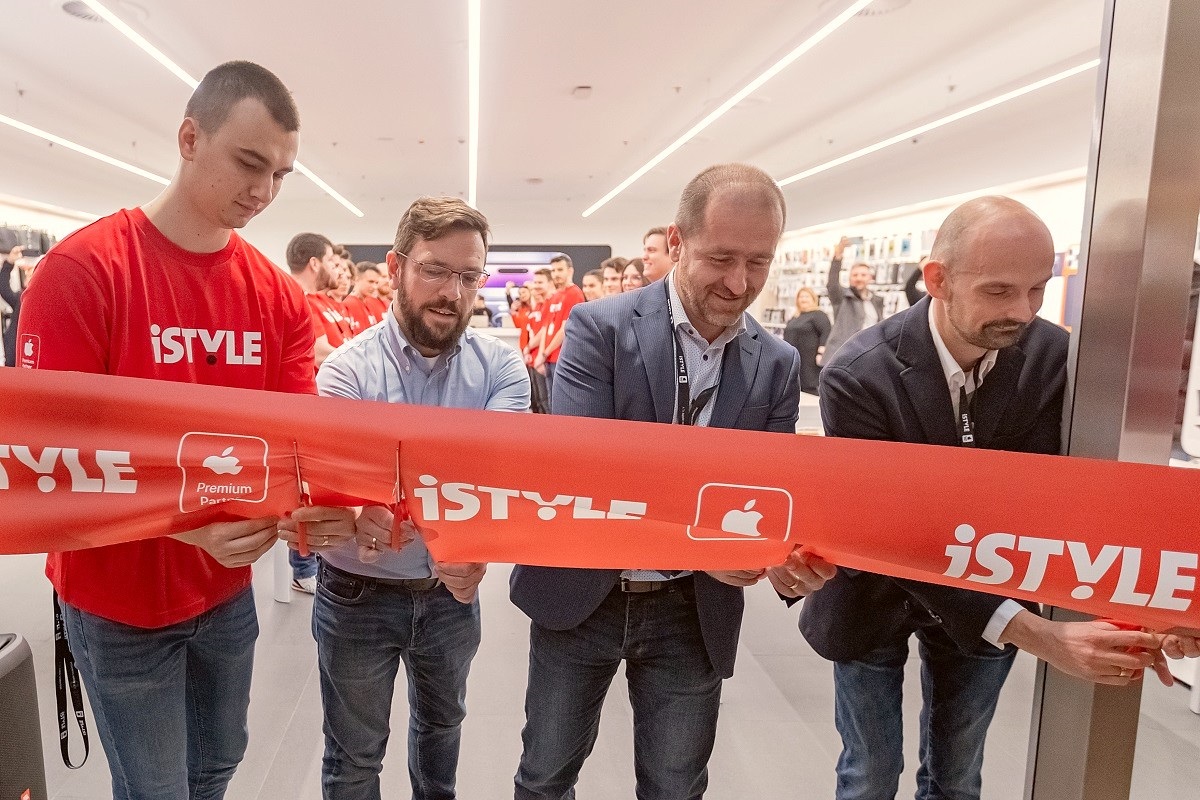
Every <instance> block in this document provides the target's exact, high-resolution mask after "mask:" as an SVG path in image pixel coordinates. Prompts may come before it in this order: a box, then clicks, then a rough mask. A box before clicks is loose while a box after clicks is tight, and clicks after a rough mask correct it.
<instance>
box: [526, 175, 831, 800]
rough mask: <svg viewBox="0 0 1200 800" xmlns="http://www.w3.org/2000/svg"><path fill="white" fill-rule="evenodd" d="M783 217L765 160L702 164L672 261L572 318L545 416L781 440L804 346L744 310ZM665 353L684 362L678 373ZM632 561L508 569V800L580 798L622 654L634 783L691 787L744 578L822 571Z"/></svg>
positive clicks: (645, 789)
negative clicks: (517, 683)
mask: <svg viewBox="0 0 1200 800" xmlns="http://www.w3.org/2000/svg"><path fill="white" fill-rule="evenodd" d="M784 220H785V209H784V200H783V194H782V193H781V192H780V191H779V187H778V186H777V185H776V183H775V181H774V180H772V179H771V177H770V176H769V175H767V174H766V173H765V172H763V171H762V170H760V169H757V168H755V167H751V166H749V165H745V164H723V165H719V166H715V167H711V168H709V169H707V170H705V171H703V172H701V173H700V174H699V175H697V176H696V177H695V178H694V179H693V180H692V181H691V182H690V183H689V184H688V185H687V187H686V188H685V189H684V191H683V193H682V196H681V198H680V202H679V211H678V213H677V215H676V221H675V224H674V225H672V226H671V229H670V234H669V240H670V246H671V257H672V258H673V259H675V260H677V261H678V266H677V267H676V268H675V270H674V271H673V272H672V273H670V276H669V277H668V278H667V279H666V280H663V281H660V282H658V283H655V284H653V285H651V286H648V287H646V288H645V289H644V290H642V291H640V292H632V293H629V294H622V295H621V296H620V297H614V298H610V299H608V300H605V301H604V302H603V303H584V304H582V305H578V306H576V307H575V310H574V311H573V312H572V313H571V321H570V324H569V325H568V326H567V343H566V345H565V346H564V347H563V357H562V360H561V362H560V367H559V373H558V379H557V380H556V382H555V388H554V394H553V400H552V405H553V410H554V413H556V414H569V415H572V416H580V417H596V418H601V419H625V420H633V421H639V422H649V423H661V424H672V423H674V424H681V425H700V426H707V427H714V428H736V429H740V430H755V431H770V432H775V433H780V434H784V435H789V436H791V435H794V434H795V427H796V418H797V414H798V408H797V404H798V398H799V396H800V384H799V378H798V377H797V375H798V368H799V358H798V357H797V356H796V352H795V351H794V350H792V348H790V347H788V346H787V345H786V344H784V343H783V342H782V341H780V340H779V339H778V338H776V337H774V336H772V335H771V334H769V333H767V332H766V330H764V329H763V328H762V326H760V325H759V324H758V323H757V322H756V321H755V320H754V319H753V318H752V317H751V316H750V315H748V314H747V313H746V309H747V308H748V307H749V306H750V305H751V303H753V302H754V299H755V298H756V297H757V296H758V295H759V293H760V292H761V291H762V288H763V284H764V283H765V282H766V279H767V274H768V271H769V270H770V266H771V262H772V260H773V259H774V256H775V249H776V247H777V246H778V244H779V238H780V236H781V235H782V233H783V226H784ZM717 254H720V255H721V256H722V260H720V261H718V260H716V259H714V256H715V255H717ZM635 334H636V335H635ZM674 354H678V356H679V359H680V361H679V365H678V366H679V369H680V371H681V372H683V373H686V375H677V373H676V366H677V365H676V359H675V355H674ZM677 377H680V378H683V377H686V380H682V379H681V380H679V381H677V380H676V378H677ZM688 387H691V389H690V391H689V390H688ZM677 393H678V396H675V395H676V394H677ZM685 409H686V411H685ZM628 566H629V567H631V569H627V570H624V571H622V570H619V569H611V570H600V569H562V568H553V567H534V566H524V565H518V566H516V567H514V569H513V572H512V577H511V580H510V582H509V587H510V597H511V598H512V600H513V602H514V603H515V604H516V605H517V607H518V608H520V609H521V610H522V611H524V612H525V613H526V614H528V615H529V617H530V619H531V621H532V622H531V625H530V634H529V676H528V684H527V688H526V694H525V728H524V730H523V731H522V732H521V741H522V744H523V750H522V753H521V760H520V765H519V767H518V769H517V774H516V777H515V779H514V782H515V797H516V798H517V800H535V799H536V800H550V799H551V798H553V800H560V799H562V798H572V797H574V796H575V791H574V786H575V783H576V780H577V779H578V776H579V771H580V769H581V767H582V766H583V763H584V761H585V760H586V759H587V757H588V755H589V754H590V752H591V750H592V745H593V744H594V743H595V741H596V736H597V732H598V730H599V726H600V715H601V709H602V708H603V707H604V705H605V703H604V698H605V694H606V693H607V692H608V690H609V687H610V685H611V684H612V681H613V678H614V676H615V675H616V674H617V671H618V670H619V669H620V668H621V666H622V662H623V663H624V666H625V678H626V680H627V682H628V684H629V700H630V704H631V707H632V712H633V738H634V745H633V747H634V772H635V775H636V778H637V786H636V790H635V794H636V796H637V797H638V798H640V800H685V799H687V798H700V797H702V796H703V795H704V792H705V789H706V787H707V783H708V760H709V756H710V755H711V753H712V748H713V743H714V741H715V739H716V733H717V715H718V711H719V708H720V704H721V686H722V682H723V680H724V679H725V678H728V677H730V675H732V673H733V665H734V655H735V652H736V650H737V640H738V630H739V628H740V625H741V618H742V609H743V606H744V597H743V591H742V589H743V587H745V586H749V585H752V584H754V583H756V582H758V581H759V580H760V579H762V578H767V579H768V580H769V581H770V583H771V585H772V588H774V589H775V590H776V591H778V592H779V593H781V594H783V595H785V596H787V597H790V598H796V597H800V596H803V595H804V594H806V593H808V592H810V591H813V590H815V589H817V588H818V587H820V586H821V585H822V584H823V583H824V582H825V580H826V579H827V578H828V576H829V575H830V574H832V571H833V569H834V568H833V567H832V566H831V565H829V564H827V563H826V562H824V561H822V560H820V559H817V558H809V557H807V556H803V555H801V554H800V551H799V548H798V547H797V549H796V550H795V551H793V553H792V554H791V556H789V557H788V559H787V560H786V562H785V563H784V564H781V565H779V566H775V567H771V568H770V569H766V570H739V571H733V572H722V571H713V572H695V573H693V572H678V571H672V572H669V573H663V572H658V571H653V570H644V569H636V567H637V566H638V565H636V564H630V565H628Z"/></svg>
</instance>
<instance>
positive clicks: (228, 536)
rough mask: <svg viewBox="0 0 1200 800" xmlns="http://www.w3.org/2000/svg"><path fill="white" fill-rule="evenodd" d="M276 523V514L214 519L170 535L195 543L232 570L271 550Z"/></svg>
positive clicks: (277, 520)
mask: <svg viewBox="0 0 1200 800" xmlns="http://www.w3.org/2000/svg"><path fill="white" fill-rule="evenodd" d="M278 524H279V517H259V518H258V519H243V520H238V521H237V522H213V523H211V524H208V525H205V526H204V527H203V528H196V529H195V530H192V531H185V532H184V533H177V534H175V535H174V536H172V537H171V538H172V539H175V540H177V541H180V542H184V543H185V544H191V545H195V546H196V547H199V548H200V549H201V550H203V551H204V552H206V553H208V554H209V555H210V556H212V557H213V558H215V559H216V560H217V563H218V564H220V565H221V566H222V567H228V568H230V569H233V568H234V567H244V566H246V565H248V564H253V563H254V562H255V561H258V559H259V558H260V557H261V556H262V554H263V553H265V552H267V551H268V550H270V549H271V547H272V546H273V545H274V544H275V540H276V539H277V538H278V534H277V533H276V526H277V525H278Z"/></svg>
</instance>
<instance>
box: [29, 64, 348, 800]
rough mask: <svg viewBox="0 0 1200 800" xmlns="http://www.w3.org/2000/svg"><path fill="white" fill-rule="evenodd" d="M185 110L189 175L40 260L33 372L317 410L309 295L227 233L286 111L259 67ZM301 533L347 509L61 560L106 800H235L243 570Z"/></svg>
mask: <svg viewBox="0 0 1200 800" xmlns="http://www.w3.org/2000/svg"><path fill="white" fill-rule="evenodd" d="M185 113H186V118H185V119H184V120H183V123H182V124H181V125H180V127H179V133H178V147H179V154H180V162H179V167H178V169H177V170H176V172H175V175H174V177H173V178H172V180H171V183H170V184H169V185H168V186H167V188H166V189H165V190H164V191H163V193H162V194H160V195H159V196H158V197H157V198H155V199H154V200H152V201H151V202H149V203H147V204H146V205H144V206H142V207H141V208H133V209H126V210H122V211H118V212H116V213H115V214H112V215H111V216H108V217H104V218H103V219H100V220H98V221H97V222H94V223H92V224H91V225H89V226H87V227H85V228H83V229H81V230H79V231H78V232H76V233H74V234H72V235H71V236H70V237H68V238H66V239H64V240H63V241H62V242H60V243H59V244H58V245H57V246H55V247H54V248H53V250H52V251H51V252H50V253H48V254H47V255H46V257H45V258H44V259H43V260H42V262H41V264H40V266H39V267H38V270H37V272H36V273H35V275H34V278H33V280H32V281H31V283H30V285H29V288H28V289H27V291H26V294H25V297H24V304H23V308H22V314H21V325H20V330H19V338H20V340H21V342H22V344H23V345H27V346H26V347H25V350H26V352H28V353H30V355H29V356H28V357H27V358H26V359H25V360H24V362H23V366H25V367H28V368H31V369H53V370H73V371H78V372H93V373H100V374H110V375H124V376H132V377H139V378H153V379H157V380H168V381H178V382H183V383H200V384H209V385H221V386H233V387H240V388H246V389H261V390H268V391H278V392H296V393H305V394H308V393H314V392H315V383H314V369H313V353H312V351H313V330H312V323H311V321H310V318H309V314H308V310H307V308H305V304H304V297H303V295H302V294H301V292H300V291H299V289H298V288H297V287H296V286H295V284H294V283H292V281H290V280H288V278H287V276H286V275H284V274H283V273H282V272H280V271H279V270H278V269H276V268H275V266H274V265H273V264H271V262H270V261H268V260H267V258H266V257H265V256H263V255H262V253H260V252H259V251H257V250H256V249H254V248H253V247H251V246H250V245H249V244H247V243H246V242H245V240H243V239H242V238H241V237H240V236H238V234H237V233H236V232H235V230H234V229H237V228H241V227H243V226H244V225H246V223H248V222H249V221H250V220H251V219H253V218H254V217H255V216H256V215H257V214H258V213H259V212H260V211H262V210H263V209H264V208H266V206H267V205H268V204H269V203H270V202H271V200H272V199H274V197H275V195H276V193H277V192H278V191H279V187H280V183H281V182H282V180H283V178H284V176H286V175H287V174H288V173H290V172H291V171H292V165H293V161H294V159H295V157H296V149H297V146H298V141H299V135H298V133H297V131H298V129H299V118H298V116H297V112H296V107H295V104H294V103H293V101H292V97H291V94H290V93H289V92H288V90H287V89H286V88H285V87H284V86H283V84H282V83H281V82H280V81H279V79H278V78H276V77H275V76H274V75H273V74H271V73H270V72H269V71H267V70H266V69H264V68H262V67H260V66H258V65H256V64H251V63H249V62H245V61H235V62H229V63H227V64H223V65H221V66H219V67H216V68H215V69H213V70H212V71H211V72H209V73H208V74H207V75H206V76H205V77H204V80H203V81H201V82H200V84H199V86H198V87H197V88H196V90H195V93H194V94H193V95H192V97H191V99H190V100H189V102H188V105H187V109H186V112H185ZM147 391H153V389H152V388H147ZM268 402H269V401H268ZM197 423H198V424H201V423H202V424H203V425H204V426H205V427H204V428H203V430H206V431H212V430H219V429H220V428H219V426H216V425H213V423H211V422H206V421H200V420H198V421H197ZM210 425H212V427H209V426H210ZM209 435H210V436H214V437H215V440H214V442H213V444H212V447H213V450H214V453H220V452H222V451H223V450H224V448H225V447H230V446H232V453H233V455H234V456H235V457H236V455H237V453H238V446H239V445H238V442H239V441H241V440H243V439H244V438H245V437H233V436H227V437H223V438H224V439H225V441H224V442H222V441H219V440H220V439H221V438H222V437H221V435H220V434H209ZM197 468H200V467H199V466H198V467H197ZM298 522H303V523H306V525H307V533H308V535H309V536H312V537H314V541H315V542H318V543H319V542H324V543H327V544H328V546H329V547H336V546H338V545H340V544H341V543H342V542H344V541H346V539H347V538H348V537H350V536H351V535H353V532H354V514H353V512H352V511H350V510H349V509H332V508H319V507H317V508H300V509H296V510H295V511H293V512H292V513H291V514H290V515H289V518H288V519H284V520H280V519H278V518H277V517H274V516H268V517H261V518H257V519H247V520H239V521H234V522H215V523H212V524H210V525H206V526H204V527H201V528H198V529H196V530H191V531H187V532H184V533H179V534H176V535H174V536H170V537H162V538H158V539H150V540H145V541H138V542H130V543H126V544H118V545H111V546H107V547H98V548H94V549H89V550H77V551H73V552H65V553H51V554H50V556H49V558H48V560H47V565H46V574H47V575H48V576H49V578H50V580H51V582H52V583H53V584H54V588H55V590H56V592H57V595H58V598H60V599H61V601H62V602H61V609H62V616H63V618H64V622H65V628H66V631H67V635H68V640H69V642H70V645H71V648H72V650H73V652H74V658H75V663H76V665H77V666H78V669H79V672H80V674H81V675H82V677H83V683H84V685H85V686H86V688H87V691H88V694H89V695H90V697H91V705H92V709H93V711H94V712H95V715H96V729H97V730H98V732H99V736H100V740H101V743H102V744H103V746H104V750H105V755H106V756H107V758H108V763H109V767H110V770H111V773H112V779H113V797H114V798H120V799H121V800H142V799H143V798H154V799H155V800H164V799H165V798H172V800H174V799H175V798H180V799H182V798H220V797H223V796H224V794H225V789H226V787H227V786H228V783H229V780H230V778H231V777H232V776H233V773H234V770H235V769H236V768H237V765H238V763H239V762H240V761H241V759H242V756H243V754H244V753H245V749H246V744H247V732H246V710H247V707H248V704H249V700H250V672H251V666H252V663H253V657H254V642H255V639H256V638H257V635H258V620H257V617H256V614H255V609H254V598H253V595H252V593H251V589H250V564H252V563H253V562H254V561H256V560H257V559H258V558H259V556H261V555H263V554H264V553H266V552H267V551H268V550H269V549H271V547H272V545H273V544H274V543H275V541H276V539H277V538H278V537H279V536H280V535H283V536H285V537H286V538H295V533H294V530H295V528H296V523H298ZM79 525H80V526H81V527H83V526H86V525H87V520H86V519H81V520H80V521H79ZM281 532H282V534H281ZM314 549H319V548H314ZM61 713H65V710H64V711H63V712H61Z"/></svg>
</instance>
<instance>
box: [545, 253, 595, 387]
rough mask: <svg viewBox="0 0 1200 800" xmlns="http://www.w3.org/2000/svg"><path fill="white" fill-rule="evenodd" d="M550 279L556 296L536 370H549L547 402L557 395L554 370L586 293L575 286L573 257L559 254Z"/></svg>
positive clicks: (553, 264) (551, 269)
mask: <svg viewBox="0 0 1200 800" xmlns="http://www.w3.org/2000/svg"><path fill="white" fill-rule="evenodd" d="M550 275H551V277H552V278H553V280H554V289H555V292H554V294H553V295H552V296H551V297H550V300H549V302H548V303H547V307H546V311H547V316H546V319H545V322H544V324H545V327H544V328H542V332H541V334H539V338H538V342H537V344H538V354H537V357H536V358H535V359H534V360H533V368H534V369H535V370H538V371H539V372H541V371H542V370H543V367H544V369H545V373H544V374H545V376H546V397H547V398H551V397H553V395H554V368H555V367H556V366H558V357H559V355H560V352H561V350H562V343H563V336H564V335H565V334H566V327H567V317H568V316H570V314H571V309H572V308H574V307H575V306H576V305H577V304H579V303H582V302H583V301H584V297H583V290H582V289H580V288H579V287H578V286H576V285H575V265H574V264H572V263H571V257H570V256H568V255H565V254H559V255H557V256H555V257H554V258H552V259H550Z"/></svg>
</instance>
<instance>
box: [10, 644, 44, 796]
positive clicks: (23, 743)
mask: <svg viewBox="0 0 1200 800" xmlns="http://www.w3.org/2000/svg"><path fill="white" fill-rule="evenodd" d="M47 797H49V795H48V794H47V792H46V763H45V761H44V760H43V759H42V732H41V727H40V723H39V720H38V702H37V684H36V683H35V682H34V676H33V652H32V651H31V650H30V649H29V643H28V642H26V641H25V640H24V639H23V638H22V637H20V636H18V635H17V634H15V633H0V800H45V799H46V798H47Z"/></svg>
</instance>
